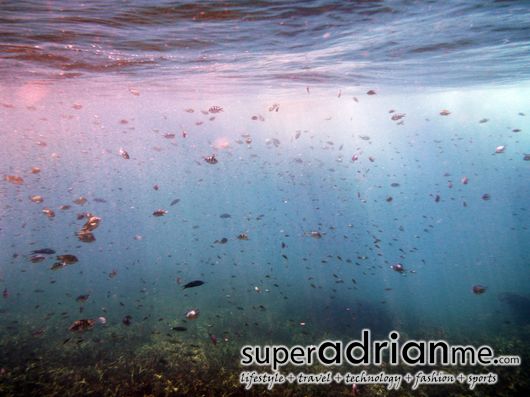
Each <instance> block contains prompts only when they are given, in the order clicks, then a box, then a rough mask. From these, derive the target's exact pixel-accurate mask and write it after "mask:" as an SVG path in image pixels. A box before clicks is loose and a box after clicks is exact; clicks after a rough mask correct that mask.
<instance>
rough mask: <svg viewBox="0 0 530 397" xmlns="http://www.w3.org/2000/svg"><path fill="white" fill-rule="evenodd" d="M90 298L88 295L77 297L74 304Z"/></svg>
mask: <svg viewBox="0 0 530 397" xmlns="http://www.w3.org/2000/svg"><path fill="white" fill-rule="evenodd" d="M89 297H90V294H86V295H79V296H78V297H77V298H75V300H76V302H80V303H81V302H86V301H87V300H88V298H89Z"/></svg>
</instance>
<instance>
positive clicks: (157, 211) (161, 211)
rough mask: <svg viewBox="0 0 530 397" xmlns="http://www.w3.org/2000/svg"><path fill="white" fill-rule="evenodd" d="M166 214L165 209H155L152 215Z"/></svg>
mask: <svg viewBox="0 0 530 397" xmlns="http://www.w3.org/2000/svg"><path fill="white" fill-rule="evenodd" d="M166 214H167V211H166V210H160V209H159V210H156V211H154V212H153V216H164V215H166Z"/></svg>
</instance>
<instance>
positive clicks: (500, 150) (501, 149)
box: [495, 145, 506, 154]
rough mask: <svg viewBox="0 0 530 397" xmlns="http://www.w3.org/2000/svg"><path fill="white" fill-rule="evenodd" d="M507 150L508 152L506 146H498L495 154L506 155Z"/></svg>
mask: <svg viewBox="0 0 530 397" xmlns="http://www.w3.org/2000/svg"><path fill="white" fill-rule="evenodd" d="M505 150H506V146H504V145H501V146H497V147H496V148H495V153H497V154H500V153H504V151H505Z"/></svg>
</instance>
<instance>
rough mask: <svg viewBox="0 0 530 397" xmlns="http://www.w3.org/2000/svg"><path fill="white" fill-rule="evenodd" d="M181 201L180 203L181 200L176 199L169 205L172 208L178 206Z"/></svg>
mask: <svg viewBox="0 0 530 397" xmlns="http://www.w3.org/2000/svg"><path fill="white" fill-rule="evenodd" d="M179 201H180V199H179V198H176V199H175V200H173V201H172V202H171V204H169V205H170V206H173V205H175V204H178V202H179Z"/></svg>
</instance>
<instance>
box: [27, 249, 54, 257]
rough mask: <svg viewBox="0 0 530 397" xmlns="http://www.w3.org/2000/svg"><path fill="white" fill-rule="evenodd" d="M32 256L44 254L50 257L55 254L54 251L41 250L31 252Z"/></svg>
mask: <svg viewBox="0 0 530 397" xmlns="http://www.w3.org/2000/svg"><path fill="white" fill-rule="evenodd" d="M31 253H32V254H45V255H52V254H55V251H54V250H52V249H51V248H41V249H38V250H35V251H31Z"/></svg>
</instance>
